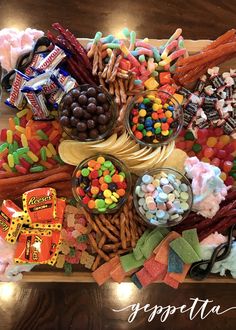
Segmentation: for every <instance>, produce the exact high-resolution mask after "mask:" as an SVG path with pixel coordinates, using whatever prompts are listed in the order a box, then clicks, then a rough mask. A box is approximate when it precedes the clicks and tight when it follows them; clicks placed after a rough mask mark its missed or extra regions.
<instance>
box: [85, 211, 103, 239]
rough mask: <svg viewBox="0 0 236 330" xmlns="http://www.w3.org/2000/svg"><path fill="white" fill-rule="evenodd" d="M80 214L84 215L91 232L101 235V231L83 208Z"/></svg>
mask: <svg viewBox="0 0 236 330" xmlns="http://www.w3.org/2000/svg"><path fill="white" fill-rule="evenodd" d="M82 212H83V213H84V215H85V217H86V220H87V221H88V222H89V223H90V225H91V226H92V228H93V230H94V231H95V232H96V233H99V234H101V230H100V229H99V228H98V226H97V225H96V223H95V222H94V221H93V219H92V218H91V216H90V214H89V213H88V212H87V211H86V210H85V209H84V208H83V209H82Z"/></svg>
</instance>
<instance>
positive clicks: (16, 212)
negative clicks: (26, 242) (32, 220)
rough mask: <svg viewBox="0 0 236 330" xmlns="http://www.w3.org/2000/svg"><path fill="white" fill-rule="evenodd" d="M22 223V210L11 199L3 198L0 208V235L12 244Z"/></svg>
mask: <svg viewBox="0 0 236 330" xmlns="http://www.w3.org/2000/svg"><path fill="white" fill-rule="evenodd" d="M23 224H24V212H23V210H22V209H20V208H19V207H18V206H17V205H16V204H15V203H13V202H12V201H11V200H9V199H7V200H4V201H3V203H2V207H1V210H0V236H1V237H2V238H3V239H5V240H6V241H7V242H9V243H12V244H14V243H15V242H16V240H17V238H18V236H19V234H20V231H21V228H22V225H23Z"/></svg>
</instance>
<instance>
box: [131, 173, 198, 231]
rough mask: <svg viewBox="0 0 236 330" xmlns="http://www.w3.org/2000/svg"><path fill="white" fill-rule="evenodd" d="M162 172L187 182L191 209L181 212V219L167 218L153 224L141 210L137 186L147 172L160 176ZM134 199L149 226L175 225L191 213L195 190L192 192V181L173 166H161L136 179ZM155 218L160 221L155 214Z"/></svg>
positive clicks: (140, 214) (136, 207)
mask: <svg viewBox="0 0 236 330" xmlns="http://www.w3.org/2000/svg"><path fill="white" fill-rule="evenodd" d="M161 172H164V173H166V174H167V175H168V174H173V175H175V176H176V179H179V180H180V181H181V183H185V184H186V185H187V193H188V194H189V198H188V200H187V201H186V202H187V203H188V205H189V209H188V210H187V211H185V212H184V213H183V214H181V216H182V218H181V219H177V220H167V222H166V223H158V224H152V223H150V221H149V220H148V218H147V217H146V215H145V214H143V213H142V212H141V211H140V206H139V203H138V202H139V199H140V197H138V196H137V194H136V188H137V186H140V185H141V183H142V177H143V176H144V175H145V174H148V175H150V176H153V177H155V176H158V175H160V174H161ZM133 200H134V206H135V209H136V211H137V213H138V215H139V217H140V218H141V219H142V220H143V221H144V223H145V224H146V225H147V226H149V227H152V228H153V227H154V228H155V227H173V226H176V225H178V224H179V223H180V222H182V221H183V220H184V219H185V218H186V217H187V216H188V214H189V213H190V211H191V208H192V204H193V192H192V187H191V184H190V182H189V181H188V179H187V178H186V177H185V176H184V175H183V174H182V173H180V172H178V171H176V170H174V169H172V168H167V167H166V168H160V169H154V170H150V171H147V172H145V173H143V174H142V175H141V176H140V177H139V178H138V179H137V181H136V183H135V186H134V191H133ZM153 218H154V219H155V220H157V221H158V218H157V217H156V216H155V215H154V217H153Z"/></svg>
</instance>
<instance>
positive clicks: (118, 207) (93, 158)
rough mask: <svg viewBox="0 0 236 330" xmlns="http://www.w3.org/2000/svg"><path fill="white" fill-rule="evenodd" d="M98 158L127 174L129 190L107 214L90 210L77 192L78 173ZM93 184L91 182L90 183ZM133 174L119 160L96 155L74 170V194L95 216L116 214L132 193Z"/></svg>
mask: <svg viewBox="0 0 236 330" xmlns="http://www.w3.org/2000/svg"><path fill="white" fill-rule="evenodd" d="M98 157H104V158H105V159H106V160H109V161H111V162H112V164H113V165H114V166H115V168H116V169H118V171H119V172H123V173H124V174H125V180H126V184H127V188H126V189H125V195H124V196H122V197H120V199H119V202H118V203H117V204H116V206H115V207H114V208H111V209H109V208H107V209H106V211H105V212H100V211H98V209H96V208H93V209H90V208H89V207H88V206H87V204H85V203H83V201H82V198H81V196H79V194H78V193H77V191H76V188H77V187H78V185H79V182H78V178H77V176H76V174H77V172H78V171H81V170H82V169H83V168H84V167H87V164H88V162H89V161H90V160H96V159H97V158H98ZM90 182H91V181H90ZM131 184H132V181H131V174H130V172H129V170H128V168H127V167H126V165H125V164H124V163H123V162H122V161H120V160H119V159H117V158H115V157H113V156H111V155H107V154H97V155H94V156H92V157H89V158H87V159H85V160H83V161H82V162H81V163H80V164H79V165H78V166H77V167H76V169H75V170H74V173H73V176H72V192H73V195H74V197H75V199H76V200H77V201H78V202H79V204H80V205H81V206H82V207H84V208H85V209H86V210H87V211H88V212H89V213H94V214H100V213H115V212H117V211H118V210H119V209H120V208H121V206H122V205H123V204H124V203H125V202H126V201H127V199H128V196H129V194H130V191H131Z"/></svg>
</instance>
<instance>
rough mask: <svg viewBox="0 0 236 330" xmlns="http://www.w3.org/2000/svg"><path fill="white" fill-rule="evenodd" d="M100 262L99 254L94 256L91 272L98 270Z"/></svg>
mask: <svg viewBox="0 0 236 330" xmlns="http://www.w3.org/2000/svg"><path fill="white" fill-rule="evenodd" d="M100 261H101V256H100V255H99V254H97V255H96V258H95V260H94V263H93V266H92V268H91V270H92V271H93V272H94V271H95V269H97V268H98V266H99V264H100Z"/></svg>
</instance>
